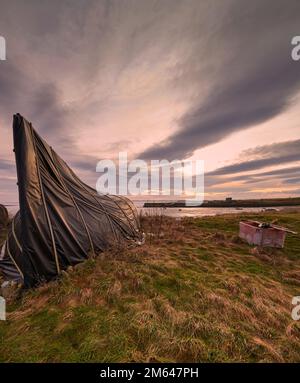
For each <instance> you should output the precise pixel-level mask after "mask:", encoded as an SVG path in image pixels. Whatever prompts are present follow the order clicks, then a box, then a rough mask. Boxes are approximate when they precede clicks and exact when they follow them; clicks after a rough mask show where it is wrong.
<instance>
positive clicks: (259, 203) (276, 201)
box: [143, 198, 300, 208]
mask: <svg viewBox="0 0 300 383" xmlns="http://www.w3.org/2000/svg"><path fill="white" fill-rule="evenodd" d="M277 206H291V207H292V206H300V198H270V199H253V200H251V199H247V200H246V199H245V200H213V201H204V202H203V203H202V204H201V205H195V206H191V205H186V204H185V201H174V202H145V203H144V205H143V207H145V208H147V207H163V208H164V207H165V208H178V207H181V208H182V207H184V208H189V207H191V208H197V207H198V208H207V207H213V208H218V207H219V208H224V207H241V208H243V207H245V208H246V207H277Z"/></svg>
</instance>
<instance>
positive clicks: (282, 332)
mask: <svg viewBox="0 0 300 383" xmlns="http://www.w3.org/2000/svg"><path fill="white" fill-rule="evenodd" d="M247 217H250V215H248V216H247ZM251 218H258V219H260V218H263V219H265V220H268V221H272V220H274V219H276V220H277V221H278V223H279V224H282V225H286V226H289V227H290V228H291V229H293V230H296V231H298V232H300V214H299V213H297V212H285V213H283V214H280V213H266V214H265V215H264V216H263V217H261V216H257V215H256V216H253V215H252V216H251ZM238 221H239V217H238V216H220V217H211V218H202V219H183V220H180V221H176V220H174V219H171V218H167V217H162V216H161V214H155V215H154V216H152V217H142V225H143V229H144V231H145V233H146V243H145V245H143V246H141V247H136V248H129V249H124V248H123V249H122V248H116V249H110V250H109V251H107V252H105V253H103V254H101V255H99V257H97V258H96V259H90V260H88V261H87V262H85V263H84V264H80V265H78V266H77V267H75V268H73V269H71V270H70V271H69V272H68V273H65V274H64V275H63V276H62V278H61V279H60V280H57V281H54V282H51V283H49V284H47V285H44V286H41V287H40V288H38V289H36V290H33V291H30V292H27V293H26V294H25V295H24V296H23V297H22V298H21V300H19V301H15V302H13V303H12V304H11V305H10V306H9V314H8V321H7V322H6V323H0V360H1V361H71V362H73V361H78V362H81V361H137V362H138V361H172V362H173V361H181V362H187V361H190V362H199V361H212V362H215V361H221V362H227V361H236V362H242V361H247V362H251V361H254V362H259V361H266V362H284V361H289V362H296V361H299V360H300V342H299V341H300V326H299V323H298V322H295V321H293V320H292V318H291V310H292V305H291V300H292V297H293V296H294V295H300V294H299V292H300V291H299V282H300V239H299V237H298V236H289V237H288V240H287V243H286V248H285V249H283V250H278V249H253V248H252V247H249V246H248V245H246V244H245V243H243V242H242V241H240V240H239V238H238V237H237V230H238Z"/></svg>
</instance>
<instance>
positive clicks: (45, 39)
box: [0, 0, 300, 203]
mask: <svg viewBox="0 0 300 383" xmlns="http://www.w3.org/2000/svg"><path fill="white" fill-rule="evenodd" d="M0 35H1V36H3V37H5V39H6V44H7V60H6V61H0V202H5V203H8V202H14V201H17V199H18V197H17V188H16V174H15V167H14V156H13V153H12V128H11V124H12V116H13V114H14V113H16V112H19V113H21V114H23V115H24V116H25V117H26V118H27V119H28V120H30V121H31V122H32V123H33V126H34V127H35V129H36V130H37V131H38V133H39V134H40V135H42V136H43V137H44V138H45V139H46V140H47V141H48V142H49V144H51V145H52V146H53V148H55V150H56V151H57V152H58V153H59V154H60V155H61V156H62V157H63V158H64V159H65V160H66V161H67V162H68V163H69V164H70V165H71V166H72V167H73V168H74V170H75V171H76V172H77V173H78V175H80V177H82V178H83V179H84V180H85V181H86V182H88V183H89V184H90V185H92V186H95V183H96V180H97V173H96V171H95V169H96V163H97V161H98V160H100V159H103V158H116V156H117V155H118V152H119V151H127V152H128V154H129V156H130V158H142V159H147V160H150V159H164V158H165V159H169V160H172V159H201V160H204V161H205V170H206V173H205V174H206V177H205V180H206V181H205V184H206V188H205V191H206V198H208V199H211V198H224V197H226V196H228V195H231V196H233V197H236V198H252V197H255V198H257V197H279V196H282V197H287V196H292V197H293V196H300V61H293V60H292V58H291V50H292V48H293V47H292V45H291V40H292V37H293V36H297V35H300V2H299V0H295V1H294V0H282V1H279V0H257V1H256V0H255V1H248V0H218V1H217V0H216V1H215V0H205V1H204V0H202V1H201V0H195V1H193V0H184V1H179V0H159V1H152V0H136V1H131V0H116V1H113V0H107V1H106V0H97V1H93V0H85V1H83V0H72V1H71V0H62V1H61V0H60V1H57V0H51V1H50V0H48V1H46V0H27V1H22V0H10V1H9V2H8V1H3V0H0Z"/></svg>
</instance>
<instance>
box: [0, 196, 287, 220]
mask: <svg viewBox="0 0 300 383" xmlns="http://www.w3.org/2000/svg"><path fill="white" fill-rule="evenodd" d="M147 201H148V202H149V200H147ZM133 202H134V204H135V206H136V208H137V210H138V211H139V212H142V213H143V214H163V215H166V216H169V217H203V216H214V215H221V214H240V213H259V212H261V211H263V210H264V209H263V208H261V207H248V208H242V209H241V208H238V209H237V208H234V207H219V208H213V207H200V208H199V207H182V208H177V207H173V208H160V207H157V208H153V207H149V208H144V207H143V205H144V203H145V202H146V200H139V201H133ZM156 202H159V201H156ZM285 208H286V206H279V207H274V208H273V209H276V210H282V209H285ZM18 209H19V206H18V204H9V205H7V210H8V212H9V214H10V216H13V215H15V213H16V212H17V211H18Z"/></svg>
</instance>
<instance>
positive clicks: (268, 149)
mask: <svg viewBox="0 0 300 383" xmlns="http://www.w3.org/2000/svg"><path fill="white" fill-rule="evenodd" d="M244 153H246V154H248V155H249V154H251V155H255V156H256V155H258V154H259V155H260V158H258V159H253V160H248V161H247V160H246V161H243V162H238V163H235V164H232V165H228V166H223V167H221V168H218V169H216V170H214V171H211V172H209V173H208V174H207V175H209V176H216V175H231V174H234V173H241V172H245V171H253V170H259V169H262V168H265V167H267V166H274V165H280V164H284V163H289V162H294V161H300V140H295V141H286V142H280V143H275V144H272V145H264V146H259V147H257V148H255V149H251V151H246V152H244ZM268 156H270V157H268ZM261 157H263V158H261ZM264 157H265V158H264Z"/></svg>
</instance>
